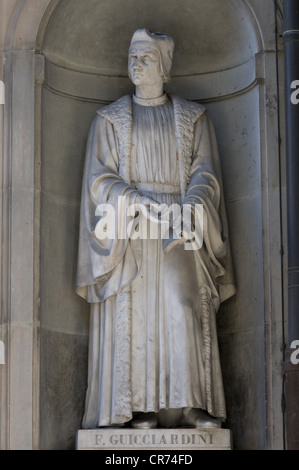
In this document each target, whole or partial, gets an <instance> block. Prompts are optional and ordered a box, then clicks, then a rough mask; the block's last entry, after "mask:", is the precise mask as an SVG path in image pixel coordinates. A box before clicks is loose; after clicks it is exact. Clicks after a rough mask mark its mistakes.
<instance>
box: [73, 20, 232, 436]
mask: <svg viewBox="0 0 299 470" xmlns="http://www.w3.org/2000/svg"><path fill="white" fill-rule="evenodd" d="M173 52H174V41H173V39H172V38H171V37H170V36H168V35H166V34H160V33H158V34H154V33H152V32H150V31H148V30H147V29H139V30H137V31H136V32H135V33H134V35H133V37H132V40H131V44H130V48H129V62H128V70H129V76H130V79H131V80H132V82H133V84H134V85H135V93H134V94H133V95H132V96H131V95H126V96H123V97H122V98H120V99H119V100H117V101H116V102H114V103H112V104H110V105H108V106H104V107H102V108H101V109H100V110H99V111H98V112H97V114H96V116H95V118H94V120H93V123H92V125H91V129H90V133H89V138H88V144H87V151H86V163H85V170H84V177H83V187H82V202H81V223H80V240H79V255H78V273H77V287H76V292H77V293H78V294H79V295H80V296H82V297H83V298H84V299H86V301H87V302H89V303H90V307H91V314H90V315H91V316H90V339H89V342H90V343H89V344H90V346H89V372H88V388H87V394H86V408H85V415H84V418H83V428H85V429H88V428H97V427H105V426H108V427H109V426H132V427H133V428H155V427H157V426H162V427H163V426H164V427H167V426H188V427H204V428H209V427H210V428H215V427H216V428H217V427H221V425H222V422H223V421H224V420H225V418H226V409H225V399H224V392H223V383H222V375H221V366H220V358H219V351H218V341H217V331H216V313H217V311H218V309H219V306H220V304H221V302H224V301H225V300H226V299H228V298H229V297H231V296H232V295H234V293H235V287H234V280H233V270H232V262H231V254H230V246H229V239H228V227H227V219H226V213H225V206H224V199H223V188H222V181H221V168H220V161H219V155H218V150H217V143H216V138H215V133H214V129H213V125H212V123H211V121H210V118H209V116H208V114H207V112H206V110H205V108H204V107H203V106H202V105H200V104H198V103H195V102H191V101H187V100H185V99H183V98H181V97H179V96H176V95H167V94H165V93H164V83H166V82H168V81H169V80H170V71H171V66H172V59H173ZM172 205H173V206H174V207H179V213H178V212H176V213H175V211H172V210H171V209H169V211H168V213H167V210H166V211H165V210H164V213H163V210H162V211H161V210H160V209H161V207H163V208H165V207H166V208H167V207H168V208H171V207H172ZM132 206H133V207H134V208H136V207H137V208H141V209H140V210H138V211H136V212H135V213H134V211H133V212H132V211H130V212H129V211H128V208H130V207H132ZM197 206H200V207H202V213H203V217H202V221H203V222H202V223H201V224H197V226H196V224H195V212H196V211H195V209H196V207H197ZM109 207H112V208H113V211H114V214H115V227H114V229H115V228H116V229H117V230H111V227H110V228H109V229H108V228H107V224H108V222H109V221H110V219H111V217H110V219H109V218H107V213H106V212H107V211H108V208H109ZM157 207H158V209H157ZM159 207H160V209H159ZM185 207H187V208H189V210H188V211H187V212H186V213H187V214H189V215H188V216H187V215H186V217H185V215H184V214H185V212H184V208H185ZM103 208H104V209H103ZM105 210H106V212H105ZM126 211H127V212H126ZM165 212H166V213H167V216H169V215H170V213H172V218H171V217H170V219H168V220H171V221H172V222H171V224H172V225H171V226H170V230H168V232H167V231H166V233H167V235H168V236H167V237H165V236H164V232H163V231H162V230H161V231H160V232H159V234H160V235H159V236H156V237H151V236H141V235H140V236H136V233H138V225H140V226H141V225H143V227H144V226H146V224H148V223H151V224H155V225H156V226H160V228H161V227H163V226H164V225H163V224H164V223H165V220H166V219H165ZM174 213H175V216H174ZM189 216H190V217H189ZM184 217H185V218H186V226H185V225H184V222H185V221H184ZM187 219H188V220H189V222H188V220H187ZM134 220H135V221H136V220H138V223H137V224H135V226H134V227H135V236H130V234H131V232H130V230H123V227H124V226H125V227H126V225H124V224H125V223H130V224H132V221H133V222H134ZM141 220H143V222H144V221H146V222H145V224H144V223H143V224H141ZM103 221H104V222H105V223H104V224H102V222H103ZM109 223H110V222H109ZM130 227H133V225H130ZM182 227H183V229H182ZM120 228H121V230H122V231H121V234H122V235H121V236H119V235H118V234H119V229H120ZM105 230H106V233H107V232H109V233H110V235H112V234H113V235H114V236H106V237H105V236H103V234H105ZM196 231H198V233H199V234H201V236H202V243H201V244H198V245H195V246H194V245H192V240H193V241H194V237H195V235H194V234H195V233H196ZM162 232H163V233H162ZM147 235H148V234H147ZM192 237H193V238H192ZM199 238H200V236H199ZM190 246H191V248H190Z"/></svg>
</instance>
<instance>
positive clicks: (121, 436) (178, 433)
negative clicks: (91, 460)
mask: <svg viewBox="0 0 299 470" xmlns="http://www.w3.org/2000/svg"><path fill="white" fill-rule="evenodd" d="M76 449H77V450H105V451H107V450H108V451H111V450H113V451H116V452H119V451H123V450H125V451H128V450H132V451H136V450H145V451H147V450H155V451H160V450H161V451H164V450H173V451H176V450H183V451H185V450H186V451H192V450H231V432H230V430H229V429H214V430H212V429H193V428H188V429H185V428H176V429H172V428H168V429H162V428H158V429H132V428H98V429H87V430H80V431H78V434H77V445H76Z"/></svg>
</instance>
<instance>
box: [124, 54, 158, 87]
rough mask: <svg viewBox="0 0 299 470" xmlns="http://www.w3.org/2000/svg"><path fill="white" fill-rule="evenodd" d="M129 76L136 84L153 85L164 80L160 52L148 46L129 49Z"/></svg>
mask: <svg viewBox="0 0 299 470" xmlns="http://www.w3.org/2000/svg"><path fill="white" fill-rule="evenodd" d="M129 76H130V78H131V80H132V82H133V84H134V85H135V86H152V85H155V84H156V83H160V82H161V80H162V81H163V78H162V77H163V72H162V70H161V65H160V56H159V54H158V52H157V51H156V50H155V49H153V48H151V47H147V46H138V47H132V48H131V49H130V50H129Z"/></svg>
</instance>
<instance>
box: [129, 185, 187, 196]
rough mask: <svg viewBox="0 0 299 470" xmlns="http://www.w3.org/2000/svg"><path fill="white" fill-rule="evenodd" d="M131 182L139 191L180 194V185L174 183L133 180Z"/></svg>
mask: <svg viewBox="0 0 299 470" xmlns="http://www.w3.org/2000/svg"><path fill="white" fill-rule="evenodd" d="M133 184H134V186H136V188H137V189H138V190H139V191H141V192H150V193H168V194H181V187H180V186H176V185H174V184H164V183H134V182H133Z"/></svg>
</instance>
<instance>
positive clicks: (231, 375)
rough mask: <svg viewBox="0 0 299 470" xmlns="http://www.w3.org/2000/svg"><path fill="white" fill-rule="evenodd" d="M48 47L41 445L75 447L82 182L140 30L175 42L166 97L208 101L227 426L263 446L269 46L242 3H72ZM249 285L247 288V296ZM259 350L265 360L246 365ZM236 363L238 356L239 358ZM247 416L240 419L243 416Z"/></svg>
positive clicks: (80, 355)
mask: <svg viewBox="0 0 299 470" xmlns="http://www.w3.org/2000/svg"><path fill="white" fill-rule="evenodd" d="M55 5H56V7H55V8H54V11H53V12H52V14H51V17H50V19H49V21H48V23H47V28H46V30H45V34H44V37H43V41H42V42H41V52H42V53H43V55H44V57H45V79H44V83H43V91H42V158H41V188H42V195H41V448H51V449H53V448H71V447H72V446H73V444H74V437H75V433H76V431H77V429H78V428H79V427H80V424H81V418H82V413H83V406H84V395H85V387H86V369H87V344H88V306H87V305H86V304H85V303H84V302H83V301H82V300H81V299H79V298H78V297H76V295H75V292H74V290H75V276H76V253H77V238H78V226H79V210H80V193H81V180H82V172H83V165H84V153H85V146H86V139H87V134H88V128H89V126H90V123H91V120H92V118H93V116H94V114H95V112H96V110H97V109H98V108H99V107H100V106H102V105H103V104H106V103H109V102H111V101H113V100H115V99H117V98H118V97H120V96H122V95H123V94H125V93H129V92H131V91H132V87H131V83H130V81H129V80H128V78H127V50H128V45H129V42H130V39H131V36H132V33H133V32H134V31H135V30H136V29H137V28H140V27H148V28H149V29H151V30H154V31H165V32H168V33H170V34H171V35H172V36H173V38H174V39H175V42H176V54H175V61H174V65H173V79H172V81H171V83H170V84H169V85H168V88H167V90H168V91H171V92H175V93H179V94H182V95H184V96H185V97H187V98H189V99H192V100H198V101H201V102H202V103H203V104H205V105H206V107H207V108H208V111H209V112H210V114H211V116H212V119H213V121H214V124H215V127H216V134H217V137H218V142H219V147H220V153H221V158H222V168H223V178H224V189H225V197H226V205H227V212H228V219H229V225H230V234H231V243H232V251H233V259H234V265H235V273H236V281H237V289H238V293H237V296H236V297H235V298H234V299H232V300H231V301H229V302H227V303H226V304H225V305H224V306H223V307H222V309H221V313H220V317H219V338H220V346H221V350H222V362H223V374H224V381H225V387H226V395H227V406H228V417H229V419H228V426H229V427H230V428H231V429H232V431H233V434H234V436H235V445H236V447H237V448H238V447H242V446H244V443H245V442H250V446H251V447H252V448H262V447H263V445H264V444H265V436H264V427H265V404H264V402H263V399H261V397H263V396H264V388H265V376H264V374H265V371H264V368H263V367H261V363H263V361H264V289H263V241H262V225H263V224H262V207H263V196H262V181H261V174H262V172H261V167H262V161H261V158H262V152H261V148H262V146H263V143H262V137H261V136H262V133H261V123H260V105H261V95H260V88H261V87H260V80H259V79H262V78H263V75H262V73H261V71H262V70H263V57H262V56H260V55H259V52H260V51H261V50H262V41H261V39H260V37H259V33H258V28H257V26H256V23H255V20H254V17H253V15H252V13H251V10H250V9H249V8H247V2H242V1H240V0H230V1H226V2H224V1H223V0H209V2H207V1H205V0H186V1H184V2H183V3H182V2H181V1H180V0H168V1H165V2H161V1H160V0H152V1H151V2H148V1H147V0H127V1H126V2H123V1H122V0H113V1H110V0H109V1H107V0H64V1H60V2H58V1H57V0H56V3H55ZM248 285H250V289H248ZM251 348H254V350H255V351H256V353H255V354H256V356H255V357H259V362H254V360H251V361H250V360H248V351H249V350H250V349H251ZM236 358H238V359H236ZM240 416H242V419H241V418H240Z"/></svg>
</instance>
